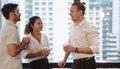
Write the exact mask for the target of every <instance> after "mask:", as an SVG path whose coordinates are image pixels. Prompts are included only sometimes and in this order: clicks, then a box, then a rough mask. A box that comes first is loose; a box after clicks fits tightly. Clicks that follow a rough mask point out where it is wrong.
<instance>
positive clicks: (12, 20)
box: [9, 19, 17, 24]
mask: <svg viewBox="0 0 120 69" xmlns="http://www.w3.org/2000/svg"><path fill="white" fill-rule="evenodd" d="M9 20H10V21H11V22H13V23H14V24H16V23H17V21H15V20H14V19H9Z"/></svg>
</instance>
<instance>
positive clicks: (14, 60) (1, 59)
mask: <svg viewBox="0 0 120 69" xmlns="http://www.w3.org/2000/svg"><path fill="white" fill-rule="evenodd" d="M11 43H14V44H19V43H20V41H19V35H18V30H17V26H16V25H15V24H14V23H12V22H11V21H9V20H7V21H6V24H5V26H4V28H3V30H2V35H1V42H0V69H22V64H21V57H20V54H19V55H17V56H15V57H12V56H10V54H9V52H8V47H7V46H8V44H11Z"/></svg>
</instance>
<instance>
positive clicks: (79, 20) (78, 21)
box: [75, 17, 84, 25]
mask: <svg viewBox="0 0 120 69" xmlns="http://www.w3.org/2000/svg"><path fill="white" fill-rule="evenodd" d="M83 19H84V17H80V18H79V19H78V20H76V21H75V24H76V25H77V24H79V23H80V22H81V21H82V20H83Z"/></svg>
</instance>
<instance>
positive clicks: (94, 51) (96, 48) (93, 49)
mask: <svg viewBox="0 0 120 69" xmlns="http://www.w3.org/2000/svg"><path fill="white" fill-rule="evenodd" d="M90 49H91V50H92V52H93V53H94V54H97V53H99V48H98V46H90Z"/></svg>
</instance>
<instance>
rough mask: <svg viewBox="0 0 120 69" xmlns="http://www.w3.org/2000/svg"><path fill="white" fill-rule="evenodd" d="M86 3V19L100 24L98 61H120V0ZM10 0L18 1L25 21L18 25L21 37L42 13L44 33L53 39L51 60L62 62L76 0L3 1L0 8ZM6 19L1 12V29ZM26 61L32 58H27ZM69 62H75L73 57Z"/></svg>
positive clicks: (95, 24) (91, 0)
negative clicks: (72, 8)
mask: <svg viewBox="0 0 120 69" xmlns="http://www.w3.org/2000/svg"><path fill="white" fill-rule="evenodd" d="M81 2H85V6H86V12H85V18H86V19H87V21H89V22H90V23H91V24H93V25H94V26H96V27H97V31H98V38H99V41H98V42H99V54H96V55H95V58H96V61H97V62H120V0H81ZM6 3H17V4H19V9H20V13H21V21H20V22H19V23H18V24H17V25H18V28H19V34H20V39H21V40H22V38H23V37H24V36H25V35H24V27H25V25H26V23H27V22H28V19H29V18H30V17H32V16H40V17H41V19H42V22H43V31H42V33H43V34H46V35H47V37H48V38H49V47H50V49H51V52H50V55H49V61H50V62H51V63H52V62H59V61H61V60H62V59H63V57H64V53H65V52H64V51H63V44H64V43H66V42H67V40H68V38H69V28H70V26H71V25H72V24H73V22H72V20H71V17H70V15H69V12H70V6H71V4H72V3H73V0H0V8H1V7H2V6H3V5H4V4H6ZM4 22H5V19H4V17H3V16H2V14H1V12H0V31H1V29H2V27H3V26H4ZM22 62H23V63H27V62H28V61H27V60H25V59H23V61H22ZM67 62H72V56H71V55H70V56H69V59H68V60H67Z"/></svg>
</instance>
